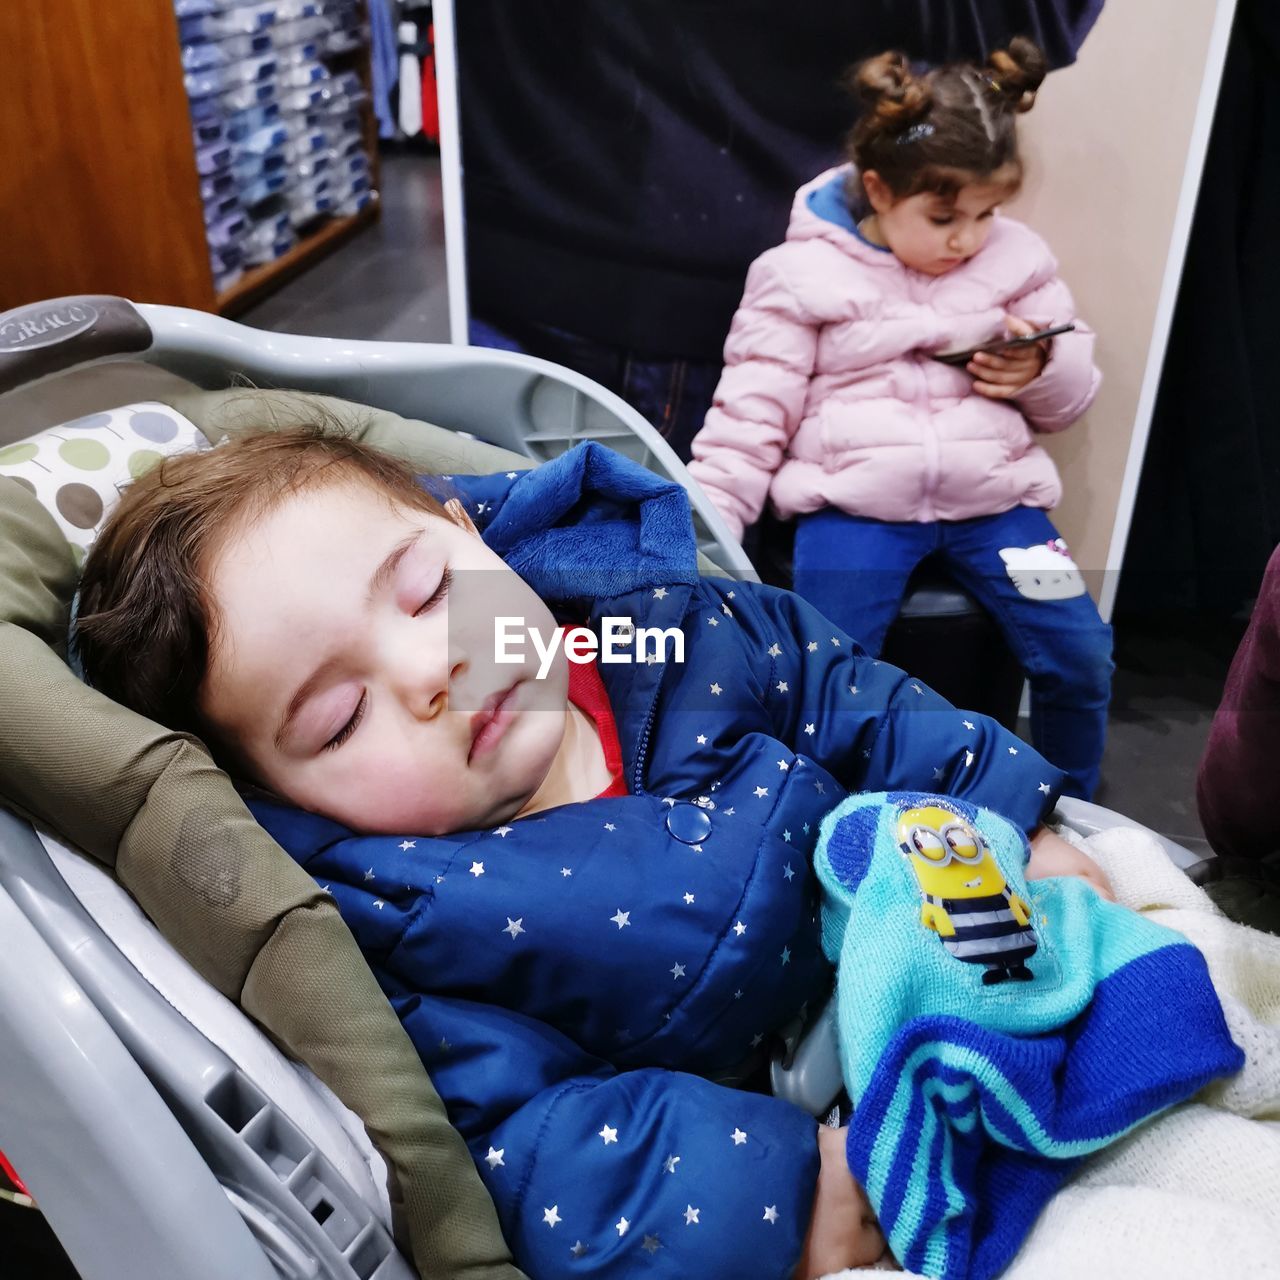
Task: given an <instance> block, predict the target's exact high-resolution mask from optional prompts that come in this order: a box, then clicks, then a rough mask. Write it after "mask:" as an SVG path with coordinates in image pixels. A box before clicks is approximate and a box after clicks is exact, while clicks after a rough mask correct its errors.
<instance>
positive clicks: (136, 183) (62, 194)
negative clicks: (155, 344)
mask: <svg viewBox="0 0 1280 1280" xmlns="http://www.w3.org/2000/svg"><path fill="white" fill-rule="evenodd" d="M0 70H2V71H3V78H2V82H3V83H4V85H5V102H6V105H5V109H4V110H3V111H0V219H2V224H0V225H2V227H3V230H2V231H0V308H8V307H13V306H18V305H20V304H22V303H25V302H31V301H35V300H37V299H41V298H51V297H58V296H62V295H65V294H74V293H116V294H121V295H123V296H124V297H127V298H131V299H132V300H133V301H135V302H167V303H173V304H177V305H182V306H189V307H200V308H205V309H210V308H212V306H213V302H214V298H213V279H212V273H211V271H210V269H209V258H208V250H207V248H206V245H205V235H204V220H203V215H202V211H201V203H200V194H199V184H198V180H197V178H196V173H195V158H194V151H193V147H192V142H191V127H190V120H189V116H188V110H187V97H186V93H185V91H184V89H183V84H182V65H181V60H180V56H179V50H178V29H177V22H176V20H175V18H174V16H173V6H172V3H171V0H0Z"/></svg>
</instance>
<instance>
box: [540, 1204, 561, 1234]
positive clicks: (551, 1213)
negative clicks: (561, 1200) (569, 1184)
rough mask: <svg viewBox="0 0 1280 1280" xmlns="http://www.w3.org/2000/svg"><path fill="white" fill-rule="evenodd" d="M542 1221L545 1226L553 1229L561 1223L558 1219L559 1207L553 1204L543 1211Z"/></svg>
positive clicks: (559, 1218)
mask: <svg viewBox="0 0 1280 1280" xmlns="http://www.w3.org/2000/svg"><path fill="white" fill-rule="evenodd" d="M542 1220H543V1222H545V1223H546V1224H547V1226H549V1227H551V1228H553V1229H554V1228H555V1226H556V1224H557V1223H560V1222H562V1221H563V1219H562V1218H561V1217H560V1206H559V1205H558V1204H553V1205H552V1206H551V1208H550V1209H543V1211H542Z"/></svg>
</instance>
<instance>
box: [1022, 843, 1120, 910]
mask: <svg viewBox="0 0 1280 1280" xmlns="http://www.w3.org/2000/svg"><path fill="white" fill-rule="evenodd" d="M1026 874H1027V879H1028V880H1047V879H1048V878H1049V877H1050V876H1078V877H1079V878H1080V879H1081V880H1083V881H1084V882H1085V883H1086V884H1087V885H1089V887H1090V888H1091V889H1094V890H1096V891H1097V892H1098V893H1100V894H1101V895H1102V896H1103V897H1104V898H1106V900H1107V901H1108V902H1114V901H1115V900H1116V895H1115V892H1114V891H1113V889H1112V888H1111V881H1110V880H1108V879H1107V874H1106V872H1105V871H1103V869H1102V868H1101V867H1100V866H1098V864H1097V863H1096V862H1094V860H1093V859H1092V858H1091V857H1089V856H1088V854H1084V853H1081V852H1080V850H1079V849H1077V848H1076V847H1075V845H1073V844H1068V843H1067V842H1066V841H1065V840H1064V839H1063V838H1062V837H1061V836H1056V835H1054V833H1053V832H1052V831H1050V830H1049V828H1048V827H1039V828H1037V830H1036V833H1035V834H1034V835H1033V836H1032V837H1031V860H1030V861H1029V862H1028V863H1027V873H1026Z"/></svg>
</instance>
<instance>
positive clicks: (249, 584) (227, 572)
mask: <svg viewBox="0 0 1280 1280" xmlns="http://www.w3.org/2000/svg"><path fill="white" fill-rule="evenodd" d="M450 515H451V517H452V518H451V519H445V518H442V517H440V516H434V515H431V514H430V513H428V512H425V511H418V510H414V509H411V508H408V507H405V506H401V505H398V504H396V503H394V501H392V500H390V499H388V498H387V497H385V496H383V495H382V494H380V493H378V492H376V491H375V490H374V489H373V488H371V487H370V486H368V485H366V484H364V483H362V482H360V481H346V482H343V481H337V482H334V483H328V484H323V485H320V486H317V487H313V488H311V489H309V490H306V491H304V492H302V493H299V494H296V495H294V496H292V497H290V498H288V499H286V500H285V501H284V502H283V503H282V504H281V505H280V506H278V507H277V508H276V509H275V510H273V511H272V512H270V513H269V514H268V515H266V516H264V517H262V518H260V519H257V520H255V521H253V522H250V523H249V524H248V526H247V527H245V528H241V529H237V530H234V531H233V532H232V533H231V534H230V535H229V536H228V537H227V538H226V539H225V540H224V541H223V542H222V543H221V545H220V546H218V547H217V548H216V549H215V551H214V553H213V555H212V556H211V562H210V563H209V564H208V565H207V566H205V575H206V580H207V584H208V590H209V594H210V597H211V601H212V604H213V612H214V616H215V619H216V622H215V633H214V636H213V639H212V646H211V649H212V651H211V654H210V660H209V672H208V676H207V678H206V680H205V683H204V686H203V688H202V690H201V710H202V712H203V714H204V715H205V716H206V717H207V719H208V720H209V722H210V724H211V726H212V727H213V728H214V729H215V730H216V731H217V732H218V733H219V734H220V735H221V737H222V739H223V740H224V741H226V742H227V743H229V744H231V745H232V747H233V748H234V749H235V750H237V751H238V752H239V754H240V756H241V758H242V760H243V761H244V763H245V765H246V766H247V769H248V771H249V773H250V774H251V776H252V777H253V778H254V780H255V781H257V782H259V783H261V784H263V785H265V786H266V787H268V788H269V789H270V790H272V791H274V792H275V793H276V794H278V795H280V796H282V797H283V798H285V799H287V800H290V801H292V802H293V803H295V804H297V805H300V806H301V807H303V808H305V809H309V810H311V811H313V812H316V813H321V814H325V815H326V816H328V817H332V818H335V819H336V820H338V821H339V822H342V823H344V824H345V825H347V826H350V827H352V828H355V829H356V830H360V831H386V832H409V833H415V832H421V833H422V834H423V835H439V834H443V833H446V832H450V831H460V830H465V829H468V828H472V827H479V826H486V825H489V824H491V823H492V824H496V823H500V822H502V821H504V820H505V819H507V818H511V817H513V816H515V814H516V813H518V812H519V810H520V809H521V807H522V806H523V805H524V804H525V803H526V802H527V801H528V799H529V798H530V797H531V796H532V795H533V793H534V792H535V791H536V790H537V789H538V786H539V785H540V784H541V782H542V780H543V779H544V777H545V776H546V774H547V770H548V769H549V768H550V766H551V763H552V761H553V760H554V758H555V756H556V752H557V751H558V750H559V747H560V743H561V739H562V737H563V734H564V728H565V711H566V689H567V680H568V676H567V667H566V665H565V660H564V658H563V655H562V654H561V655H560V656H559V657H558V659H557V662H556V663H555V664H554V665H553V667H552V668H551V670H550V671H549V673H548V674H547V676H546V678H545V679H543V680H536V679H535V678H534V677H535V675H536V671H537V661H536V655H535V654H534V652H533V648H532V646H530V645H526V646H525V648H526V649H527V650H528V651H529V657H528V660H527V661H526V662H525V663H523V664H520V665H514V664H500V663H497V662H495V661H494V619H495V617H496V616H498V615H508V616H512V615H514V616H518V617H521V618H523V619H525V621H526V622H527V624H528V625H530V626H533V627H536V628H538V630H539V631H542V632H543V633H544V635H545V634H548V633H549V632H550V629H551V628H552V627H553V626H554V625H555V623H554V619H553V618H552V616H551V614H550V612H549V610H548V609H547V607H546V605H545V604H544V603H543V602H542V600H541V599H539V597H538V596H537V595H536V594H535V593H534V592H533V591H532V590H531V589H530V588H529V586H528V585H527V584H526V583H525V582H524V581H523V580H522V579H521V578H520V577H519V576H518V575H517V574H515V573H513V572H512V571H511V570H510V569H508V568H507V566H506V565H505V564H504V563H503V562H502V560H501V559H500V558H499V557H498V556H496V555H494V554H493V552H491V551H490V550H489V549H488V548H487V547H486V546H485V545H484V543H483V542H482V541H481V540H480V538H479V536H478V535H477V534H476V533H475V531H474V528H473V527H472V526H471V522H470V521H469V520H468V518H467V517H466V515H465V514H463V512H462V509H461V507H460V506H458V504H456V503H453V504H450Z"/></svg>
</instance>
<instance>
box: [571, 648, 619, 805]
mask: <svg viewBox="0 0 1280 1280" xmlns="http://www.w3.org/2000/svg"><path fill="white" fill-rule="evenodd" d="M569 701H570V702H572V703H573V705H574V706H575V707H577V708H578V710H579V711H582V712H585V713H586V714H587V715H589V716H590V717H591V719H592V721H593V722H594V724H595V726H596V732H597V733H598V734H599V735H600V745H601V746H602V747H603V748H604V762H605V764H606V765H607V766H608V767H609V776H610V777H611V778H612V779H613V781H612V782H611V783H610V784H609V785H608V786H607V787H606V788H605V789H604V790H603V791H602V792H600V794H599V795H598V796H596V799H597V800H605V799H609V798H611V797H613V796H625V795H627V794H628V792H627V784H626V782H624V781H623V778H622V744H621V743H620V742H619V741H618V726H617V723H616V722H615V721H614V718H613V708H612V707H611V706H610V705H609V695H608V694H607V693H606V692H605V688H604V681H603V680H601V679H600V672H599V671H597V670H596V664H595V660H594V659H593V660H592V661H591V662H571V663H569Z"/></svg>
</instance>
